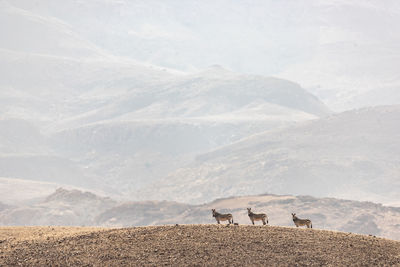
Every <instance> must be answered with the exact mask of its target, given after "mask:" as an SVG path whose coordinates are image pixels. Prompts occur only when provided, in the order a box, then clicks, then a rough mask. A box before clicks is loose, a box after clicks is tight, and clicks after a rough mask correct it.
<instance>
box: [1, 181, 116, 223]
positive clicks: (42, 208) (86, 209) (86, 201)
mask: <svg viewBox="0 0 400 267" xmlns="http://www.w3.org/2000/svg"><path fill="white" fill-rule="evenodd" d="M115 203H116V202H115V201H114V200H111V199H110V198H105V197H99V196H97V195H95V194H93V193H90V192H82V191H79V190H76V189H74V190H65V189H62V188H59V189H57V190H56V191H55V192H54V193H53V194H51V195H49V196H48V197H47V198H46V199H44V200H43V201H40V202H39V203H37V204H34V205H30V206H29V205H28V206H26V205H24V206H17V207H13V208H11V209H6V210H3V212H2V213H1V214H0V220H1V224H2V225H47V224H52V225H80V226H82V225H93V224H95V222H94V221H93V218H94V214H98V213H100V212H102V211H104V210H106V209H109V208H111V207H112V206H113V205H115Z"/></svg>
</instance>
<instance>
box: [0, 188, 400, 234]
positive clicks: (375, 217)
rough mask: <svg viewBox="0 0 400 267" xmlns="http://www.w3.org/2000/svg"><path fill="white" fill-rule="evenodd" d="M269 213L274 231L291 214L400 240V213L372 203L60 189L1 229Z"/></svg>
mask: <svg viewBox="0 0 400 267" xmlns="http://www.w3.org/2000/svg"><path fill="white" fill-rule="evenodd" d="M248 207H251V208H252V209H253V211H254V212H263V213H267V215H268V218H269V225H273V226H291V227H294V224H293V221H292V217H291V213H292V212H294V213H297V214H298V216H299V217H300V218H309V219H311V220H312V223H313V227H314V229H326V230H338V231H345V232H353V233H362V234H370V235H377V236H383V237H387V238H391V239H397V240H400V234H399V233H400V219H399V218H400V208H394V207H386V206H382V205H381V204H375V203H372V202H359V201H350V200H341V199H334V198H314V197H309V196H291V195H270V194H266V195H257V196H244V197H231V198H224V199H217V200H215V201H212V202H209V203H206V204H203V205H189V204H184V203H178V202H171V201H143V202H121V201H115V200H113V199H110V198H105V197H99V196H97V195H95V194H93V193H90V192H82V191H79V190H66V189H62V188H59V189H57V190H56V192H54V193H53V194H51V195H49V196H48V197H46V198H44V199H42V200H41V201H35V203H32V204H25V205H13V206H5V207H4V208H3V209H2V210H0V225H71V226H72V225H75V226H76V225H80V226H81V225H86V226H89V225H91V226H95V225H97V226H108V227H129V226H145V225H161V224H199V223H205V224H209V223H216V222H215V219H214V218H213V217H212V214H211V209H217V210H218V211H220V212H229V213H232V214H233V217H234V221H235V222H237V223H239V224H240V225H242V224H246V225H248V224H251V222H250V220H249V218H248V216H247V210H246V208H248Z"/></svg>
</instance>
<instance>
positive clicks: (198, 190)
mask: <svg viewBox="0 0 400 267" xmlns="http://www.w3.org/2000/svg"><path fill="white" fill-rule="evenodd" d="M399 120H400V106H398V105H395V106H382V107H375V108H366V109H360V110H355V111H348V112H344V113H340V114H334V115H331V116H328V117H325V118H321V119H318V120H313V121H309V122H305V123H301V124H298V125H296V126H293V127H289V128H286V129H279V130H272V131H266V132H264V133H261V134H257V135H254V136H251V137H249V138H246V139H243V140H241V141H239V142H237V143H234V144H231V145H227V146H225V147H223V148H219V149H216V150H215V151H213V152H209V153H205V154H203V155H200V156H198V157H197V158H196V160H195V161H194V162H193V163H192V164H191V165H188V166H187V167H185V168H180V169H179V170H177V171H175V172H173V173H170V174H169V175H168V176H166V177H165V178H163V179H160V180H159V181H157V182H155V183H154V184H152V185H150V186H149V187H148V189H147V190H143V191H141V194H142V195H141V197H143V198H144V199H166V200H174V201H183V202H190V203H202V202H204V201H207V200H208V199H211V198H218V197H225V196H232V195H248V194H260V193H263V192H266V191H267V192H271V193H277V194H307V195H314V196H318V197H323V196H332V197H341V198H348V199H358V200H360V199H363V200H370V201H378V202H383V203H387V204H393V205H398V204H399V203H398V198H399V195H398V188H400V184H399V183H398V179H397V174H398V173H399V166H400V165H399V162H400V159H399V157H398V155H399V152H400V147H399V146H398V142H397V140H398V139H399V125H400V123H399Z"/></svg>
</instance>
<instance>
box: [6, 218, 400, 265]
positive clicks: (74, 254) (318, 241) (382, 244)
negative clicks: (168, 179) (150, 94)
mask: <svg viewBox="0 0 400 267" xmlns="http://www.w3.org/2000/svg"><path fill="white" fill-rule="evenodd" d="M0 247H1V250H0V265H1V266H9V265H24V266H39V265H40V266H43V265H47V266H49V265H53V266H55V265H74V266H82V265H83V266H100V265H101V266H120V265H133V266H163V265H174V266H177V265H179V266H193V265H196V266H200V265H210V266H217V265H220V266H221V265H222V266H225V265H226V266H227V265H229V266H243V265H247V266H266V265H270V266H271V265H272V266H273V265H280V266H303V265H315V266H321V265H324V266H326V265H328V266H329V265H330V266H349V265H358V266H366V265H375V266H376V265H380V266H382V265H386V266H399V265H400V242H397V241H392V240H387V239H382V238H377V237H374V236H364V235H355V234H348V233H341V232H331V231H322V230H312V229H300V228H299V229H296V228H292V227H290V228H289V227H274V226H242V225H240V226H233V225H231V226H226V225H172V226H149V227H135V228H122V229H116V228H114V229H111V228H108V229H107V228H74V227H2V228H0Z"/></svg>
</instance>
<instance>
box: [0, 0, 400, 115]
mask: <svg viewBox="0 0 400 267" xmlns="http://www.w3.org/2000/svg"><path fill="white" fill-rule="evenodd" d="M3 2H4V1H3ZM7 3H9V6H13V7H14V9H18V10H23V11H24V12H25V13H27V14H30V16H28V18H25V17H19V19H13V20H11V21H8V20H5V21H4V23H1V24H0V25H4V28H3V29H5V30H3V31H6V32H7V30H8V29H9V27H7V26H6V25H11V24H13V25H14V27H13V28H16V29H18V30H19V32H18V34H15V35H16V36H19V37H20V38H21V39H22V40H24V41H26V40H28V42H18V41H19V39H16V38H4V43H5V44H10V43H11V45H14V46H16V47H21V46H22V47H24V46H26V47H28V48H29V47H30V46H32V49H33V48H36V46H37V43H38V42H40V41H41V40H43V39H44V40H46V39H47V38H50V39H51V38H53V37H52V36H57V38H58V39H60V40H63V41H64V43H67V44H68V45H64V46H65V47H63V44H62V43H56V44H55V45H54V46H44V47H46V48H48V49H49V50H50V51H52V50H56V49H55V47H56V48H60V46H61V50H62V51H65V54H71V51H70V50H73V51H74V53H77V54H79V52H82V51H85V49H80V48H77V47H75V45H76V40H75V39H76V38H75V36H79V37H80V38H85V39H86V40H87V42H90V43H92V44H95V45H96V46H97V47H101V49H102V50H106V51H108V52H109V53H111V54H113V55H117V56H123V57H126V58H131V59H136V60H139V61H143V62H150V63H152V64H155V65H161V66H165V67H170V68H174V69H180V70H183V71H194V70H198V69H203V68H205V67H207V66H209V65H211V64H215V63H218V64H221V65H224V66H227V67H228V68H230V69H232V70H235V71H238V72H242V73H257V74H262V75H267V76H270V75H273V76H277V77H281V78H284V79H288V80H292V81H296V82H298V83H300V84H301V85H302V86H303V87H305V88H307V89H308V90H311V91H312V92H313V94H315V95H317V96H318V97H319V98H320V99H322V100H323V101H324V102H325V103H326V104H327V105H328V106H330V107H331V108H332V109H334V110H339V111H340V110H345V109H354V108H359V107H363V106H367V105H369V104H370V101H369V99H367V101H365V98H364V97H360V96H362V95H363V94H365V93H368V92H369V91H373V90H379V91H380V94H381V95H386V96H382V97H380V103H379V104H399V102H398V101H399V99H398V97H397V99H396V100H395V99H392V98H390V94H391V92H390V91H388V89H391V88H392V89H393V88H397V90H398V89H399V87H400V81H399V78H398V72H397V70H398V69H400V65H399V62H400V53H399V45H400V38H399V36H400V31H399V28H397V27H392V25H398V24H400V16H399V14H400V5H399V2H398V1H397V0H387V1H384V2H383V1H365V0H349V1H337V0H327V1H321V0H308V1H296V2H293V1H279V2H277V1H274V0H267V1H265V0H257V1H255V2H254V4H252V5H250V4H249V3H248V2H247V1H237V2H234V3H232V2H231V1H229V0H221V1H218V2H215V1H213V0H204V1H201V2H198V1H194V0H188V1H185V2H184V3H182V2H181V1H176V0H174V1H167V2H166V1H162V0H158V1H150V2H146V3H145V4H144V3H142V2H140V1H118V0H112V1H110V0H88V1H85V2H82V1H64V2H62V3H55V2H54V1H51V0H42V1H40V2H34V3H33V2H32V1H26V0H8V1H7ZM32 14H33V15H34V18H40V22H42V23H43V22H44V21H45V22H51V25H53V26H55V25H56V26H57V29H61V31H62V32H63V33H65V31H66V30H70V31H73V32H74V33H75V35H72V36H70V35H71V34H69V35H68V36H67V37H66V36H65V34H60V33H59V32H58V31H57V32H55V33H54V32H53V28H54V27H51V26H48V25H47V27H46V28H44V29H43V31H42V32H40V33H38V28H37V24H39V22H38V21H37V20H33V21H32V19H31V18H32V16H33V15H32ZM3 16H4V15H3ZM356 18H357V19H356ZM27 21H28V22H31V24H32V26H31V27H32V31H29V30H27V29H25V28H23V27H22V26H30V24H26V23H27ZM54 22H57V23H54ZM54 24H55V25H54ZM60 24H61V25H60ZM0 27H1V26H0ZM26 28H28V29H29V27H26ZM67 33H69V32H67ZM38 35H40V36H41V38H35V37H36V36H38ZM25 36H26V37H25ZM23 37H25V38H23ZM27 43H29V45H25V44H27ZM9 46H10V45H9ZM86 46H87V45H86V44H85V47H86ZM57 50H58V49H57ZM75 50H77V51H75Z"/></svg>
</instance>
